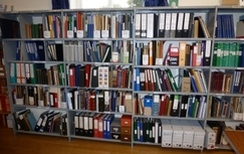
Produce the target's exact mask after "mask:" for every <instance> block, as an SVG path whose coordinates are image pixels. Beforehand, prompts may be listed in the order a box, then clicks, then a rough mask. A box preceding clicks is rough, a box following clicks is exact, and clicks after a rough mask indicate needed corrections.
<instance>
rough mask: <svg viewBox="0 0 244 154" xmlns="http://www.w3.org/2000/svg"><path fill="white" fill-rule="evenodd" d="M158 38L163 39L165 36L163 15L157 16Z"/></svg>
mask: <svg viewBox="0 0 244 154" xmlns="http://www.w3.org/2000/svg"><path fill="white" fill-rule="evenodd" d="M158 18H159V20H158V37H164V34H165V13H159V16H158Z"/></svg>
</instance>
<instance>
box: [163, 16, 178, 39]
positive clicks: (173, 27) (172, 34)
mask: <svg viewBox="0 0 244 154" xmlns="http://www.w3.org/2000/svg"><path fill="white" fill-rule="evenodd" d="M166 20H167V19H166ZM166 22H167V21H166ZM176 28H177V13H171V24H170V38H175V35H176Z"/></svg>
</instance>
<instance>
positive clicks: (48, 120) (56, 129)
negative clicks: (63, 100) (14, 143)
mask: <svg viewBox="0 0 244 154" xmlns="http://www.w3.org/2000/svg"><path fill="white" fill-rule="evenodd" d="M14 120H15V124H16V128H17V129H18V130H23V131H36V132H48V133H55V134H60V135H64V136H65V135H67V114H62V113H61V112H56V111H55V112H54V111H52V110H47V111H44V112H42V113H41V114H40V116H39V117H38V118H36V117H35V115H34V113H33V112H32V111H31V110H30V109H23V110H20V111H16V112H15V113H14Z"/></svg>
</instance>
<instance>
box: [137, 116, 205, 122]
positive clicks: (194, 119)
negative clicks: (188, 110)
mask: <svg viewBox="0 0 244 154" xmlns="http://www.w3.org/2000/svg"><path fill="white" fill-rule="evenodd" d="M134 117H136V118H155V119H176V120H191V121H204V118H191V117H171V116H147V115H134Z"/></svg>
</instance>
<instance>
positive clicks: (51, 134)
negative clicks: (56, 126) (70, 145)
mask: <svg viewBox="0 0 244 154" xmlns="http://www.w3.org/2000/svg"><path fill="white" fill-rule="evenodd" d="M16 132H17V133H25V134H35V135H47V136H56V137H66V138H68V136H63V135H61V134H58V133H47V132H35V131H24V130H17V131H16Z"/></svg>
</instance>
